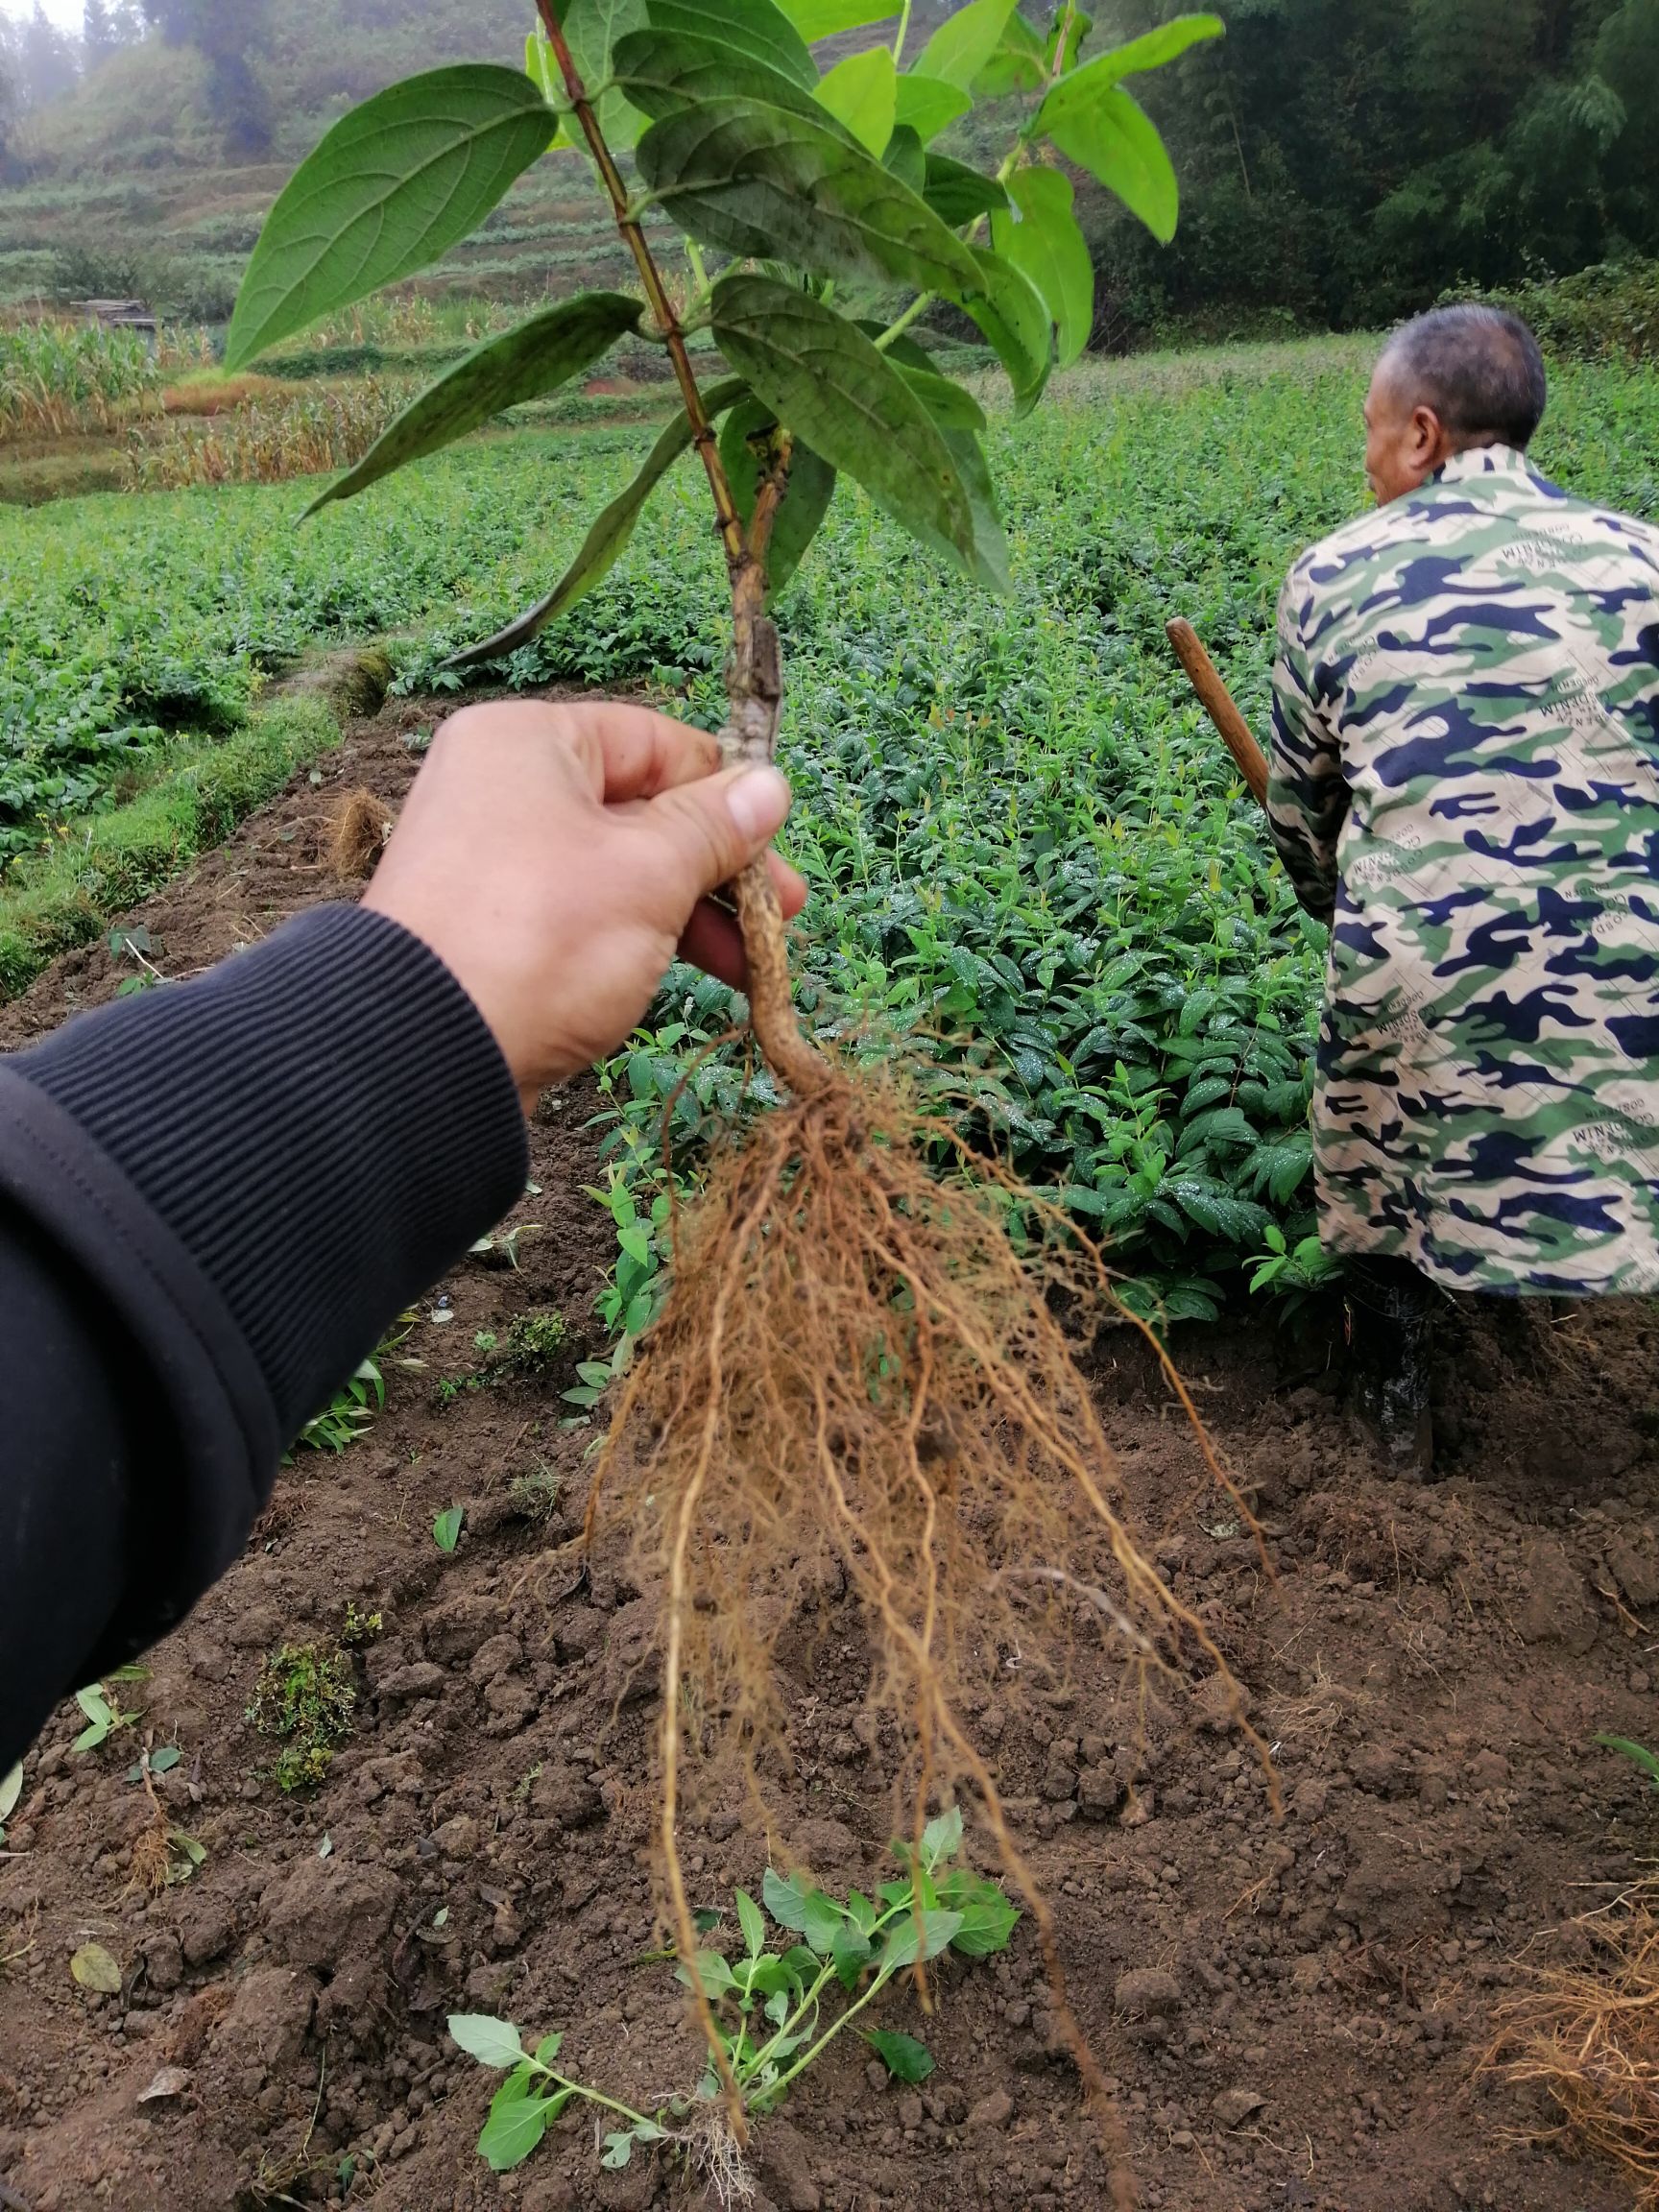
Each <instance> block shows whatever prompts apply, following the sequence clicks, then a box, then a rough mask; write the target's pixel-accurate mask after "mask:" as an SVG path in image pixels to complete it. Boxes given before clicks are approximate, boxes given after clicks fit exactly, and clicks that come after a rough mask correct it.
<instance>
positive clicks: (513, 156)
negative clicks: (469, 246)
mask: <svg viewBox="0 0 1659 2212" xmlns="http://www.w3.org/2000/svg"><path fill="white" fill-rule="evenodd" d="M555 121H556V118H555V117H554V116H553V115H552V114H551V113H550V111H549V109H548V108H547V104H546V102H545V101H544V100H543V99H542V98H541V93H540V92H539V91H538V90H537V88H536V86H535V85H534V84H532V83H531V82H530V80H529V78H528V77H526V76H525V75H524V74H523V72H522V71H521V70H517V69H502V68H496V67H493V66H492V65H490V64H487V63H483V62H469V63H466V64H464V65H463V66H461V67H458V68H453V69H434V70H429V71H428V72H426V74H424V75H423V76H420V77H411V78H409V79H407V80H406V81H405V82H404V83H403V84H394V85H392V86H391V87H390V89H389V90H387V91H385V92H380V93H377V94H376V95H375V97H374V98H373V100H369V101H366V102H365V103H364V105H363V106H362V107H361V108H353V110H352V111H351V113H350V114H349V115H346V116H343V117H342V118H341V120H340V121H339V122H338V123H336V124H335V126H334V128H333V129H332V130H331V131H330V132H328V133H327V134H326V136H325V138H324V140H323V142H322V144H321V145H320V146H319V147H318V148H317V149H316V151H315V152H314V153H313V154H311V155H310V156H308V157H307V158H306V159H305V160H304V161H302V162H301V165H300V168H299V169H298V171H297V172H296V173H295V175H294V176H293V177H292V178H291V179H290V180H289V182H288V184H287V186H286V188H285V189H284V191H283V192H282V194H281V197H280V198H279V199H278V200H277V202H276V206H275V207H273V208H272V210H271V213H270V216H269V218H268V219H267V221H266V224H265V228H264V229H263V230H262V231H261V232H260V234H259V243H258V244H257V245H256V246H255V247H254V249H253V255H252V260H251V261H250V262H249V264H248V272H247V275H246V276H244V277H243V279H242V290H241V294H240V296H239V297H238V299H237V301H236V313H235V316H234V318H233V319H232V322H231V325H230V336H229V340H228V344H227V347H226V350H225V361H226V367H227V368H228V369H230V370H236V369H241V368H245V367H246V366H247V364H248V363H249V362H250V361H252V359H253V358H254V356H255V355H256V354H258V353H262V352H264V351H265V349H267V348H268V347H271V346H275V345H276V342H277V341H278V340H279V339H282V338H287V337H291V336H292V335H293V333H294V332H295V331H297V330H303V329H304V327H305V325H307V324H308V323H314V322H315V321H316V320H317V318H318V317H319V316H320V315H326V314H329V313H331V312H332V311H333V310H335V309H336V308H340V307H349V305H350V304H351V303H352V301H357V300H363V299H367V297H368V296H369V294H370V293H371V292H374V291H377V290H378V289H379V287H380V286H381V285H382V284H391V283H394V282H396V280H397V278H398V277H399V276H409V275H410V274H411V273H412V272H413V271H415V270H417V269H423V268H425V267H426V266H427V265H428V264H429V263H430V262H433V261H436V260H437V259H438V257H439V256H440V254H442V253H445V252H447V251H448V249H449V248H450V247H451V246H453V245H455V244H456V243H457V241H458V240H460V239H462V238H465V237H466V236H467V234H468V232H469V231H470V230H473V229H475V228H477V226H478V224H479V223H480V222H482V220H483V218H484V217H485V216H486V215H487V214H488V213H489V212H490V210H491V208H492V207H493V206H495V205H496V204H498V203H499V202H500V201H501V200H502V199H504V198H505V197H506V194H507V191H508V189H509V187H510V186H511V185H512V183H513V181H514V180H515V178H517V177H518V176H520V175H521V174H522V173H523V172H524V170H526V169H528V168H529V166H530V164H531V163H532V162H533V161H535V160H537V159H538V158H539V157H540V156H541V155H542V154H544V153H545V152H546V150H547V147H548V145H549V143H550V142H551V139H552V136H553V131H554V127H555Z"/></svg>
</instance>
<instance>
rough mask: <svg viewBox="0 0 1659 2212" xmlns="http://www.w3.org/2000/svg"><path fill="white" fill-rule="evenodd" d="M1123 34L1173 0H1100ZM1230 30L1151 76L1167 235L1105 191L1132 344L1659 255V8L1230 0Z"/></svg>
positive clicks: (1380, 314) (1360, 309) (1360, 310)
mask: <svg viewBox="0 0 1659 2212" xmlns="http://www.w3.org/2000/svg"><path fill="white" fill-rule="evenodd" d="M1096 12H1097V16H1098V18H1099V20H1098V21H1097V24H1096V28H1095V32H1094V36H1095V37H1096V38H1097V39H1098V38H1100V37H1102V36H1105V37H1107V38H1109V39H1110V40H1111V41H1112V42H1113V43H1116V42H1117V40H1118V38H1120V37H1124V36H1132V35H1134V34H1136V33H1139V32H1142V31H1144V30H1146V29H1148V28H1150V27H1151V26H1152V25H1153V24H1154V23H1156V22H1159V21H1161V20H1163V19H1165V18H1166V17H1167V16H1170V15H1173V14H1176V13H1178V12H1180V5H1179V4H1178V0H1105V5H1103V6H1098V7H1097V10H1096ZM1219 12H1220V13H1221V14H1222V15H1223V16H1224V17H1225V18H1226V22H1227V36H1226V37H1225V38H1223V39H1217V40H1216V41H1214V44H1212V45H1209V46H1205V47H1201V48H1199V49H1197V50H1195V51H1194V52H1193V53H1192V54H1190V55H1189V56H1188V57H1187V58H1186V59H1185V60H1183V62H1182V63H1181V64H1180V66H1179V67H1178V68H1177V69H1175V70H1172V71H1169V72H1168V73H1167V74H1166V78H1164V79H1156V78H1153V79H1147V80H1146V81H1145V82H1144V84H1143V85H1140V84H1138V85H1137V86H1136V87H1135V88H1136V90H1137V91H1138V92H1142V91H1143V94H1144V102H1145V106H1146V107H1147V108H1148V109H1149V110H1150V111H1151V113H1152V115H1153V116H1154V118H1155V119H1156V121H1157V123H1158V125H1159V128H1160V129H1161V130H1162V131H1163V132H1164V134H1165V137H1166V141H1167V143H1168V146H1169V150H1170V153H1171V155H1172V156H1173V158H1174V162H1175V167H1176V170H1177V173H1178V174H1179V176H1180V179H1181V188H1182V216H1181V227H1180V229H1179V231H1178V232H1177V234H1176V238H1175V241H1174V244H1173V245H1172V246H1170V247H1168V248H1160V247H1159V246H1157V245H1156V243H1155V242H1153V241H1152V240H1151V239H1149V238H1148V237H1147V235H1146V233H1145V232H1144V231H1143V230H1142V229H1141V228H1139V226H1137V225H1136V224H1134V223H1132V222H1128V221H1125V220H1123V219H1122V218H1121V217H1120V216H1118V215H1116V214H1114V213H1113V212H1112V211H1111V210H1110V209H1108V208H1106V207H1104V206H1102V207H1101V208H1100V209H1098V210H1097V212H1096V214H1095V217H1094V238H1095V249H1096V255H1097V259H1098V262H1099V266H1100V270H1101V274H1102V276H1103V279H1104V282H1103V285H1102V295H1103V299H1104V301H1106V310H1105V311H1106V313H1107V316H1108V318H1109V320H1110V322H1111V324H1112V325H1114V327H1113V328H1112V329H1111V330H1109V331H1108V332H1107V333H1106V335H1107V336H1108V337H1110V336H1113V335H1119V336H1125V337H1130V338H1133V337H1135V336H1141V335H1144V334H1146V333H1147V332H1149V331H1152V330H1156V329H1157V328H1158V327H1159V326H1160V325H1180V324H1182V323H1189V322H1191V321H1197V322H1200V323H1201V322H1203V321H1204V320H1206V319H1209V320H1213V321H1214V323H1215V324H1216V325H1217V326H1225V325H1228V324H1232V325H1235V326H1237V325H1238V323H1239V322H1240V321H1247V320H1248V319H1249V317H1250V316H1251V315H1253V314H1254V315H1265V314H1267V313H1272V314H1275V315H1279V316H1283V317H1285V318H1286V319H1287V320H1292V319H1293V320H1294V322H1295V323H1296V324H1298V325H1315V326H1322V327H1334V328H1338V329H1341V328H1358V327H1367V326H1375V325H1381V324H1385V323H1387V322H1389V321H1391V320H1392V319H1394V318H1396V317H1398V316H1400V315H1404V314H1407V313H1411V312H1414V311H1416V310H1417V309H1419V308H1421V307H1424V306H1427V305H1429V304H1431V303H1432V301H1434V300H1436V299H1437V298H1439V297H1440V296H1442V295H1443V294H1444V293H1446V292H1448V291H1452V290H1459V289H1465V288H1478V289H1481V290H1500V291H1501V290H1503V289H1507V288H1512V287H1514V286H1517V285H1519V284H1523V283H1527V282H1529V281H1536V280H1538V279H1543V278H1548V277H1551V276H1563V275H1566V274H1568V273H1570V272H1571V271H1574V270H1577V269H1581V268H1584V267H1586V266H1588V265H1590V264H1592V263H1597V262H1601V261H1608V260H1618V259H1623V258H1625V257H1628V256H1633V255H1638V254H1647V255H1650V254H1654V253H1656V252H1659V0H1220V6H1219Z"/></svg>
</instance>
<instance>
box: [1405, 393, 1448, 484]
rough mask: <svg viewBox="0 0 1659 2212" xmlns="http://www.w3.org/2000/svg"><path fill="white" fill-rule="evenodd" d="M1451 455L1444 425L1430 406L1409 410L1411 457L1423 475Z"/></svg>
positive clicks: (1429, 473)
mask: <svg viewBox="0 0 1659 2212" xmlns="http://www.w3.org/2000/svg"><path fill="white" fill-rule="evenodd" d="M1451 456H1452V441H1451V438H1450V437H1449V436H1448V435H1447V430H1446V425H1445V424H1444V423H1443V422H1442V421H1441V420H1440V418H1439V416H1438V415H1436V414H1435V412H1434V410H1433V408H1432V407H1413V408H1412V410H1411V458H1412V461H1413V462H1414V463H1415V464H1416V465H1417V466H1418V467H1419V468H1421V469H1422V471H1423V473H1424V475H1425V476H1431V475H1432V474H1433V472H1434V470H1435V469H1438V468H1440V467H1441V466H1442V465H1443V464H1444V463H1445V462H1447V461H1448V460H1450V459H1451Z"/></svg>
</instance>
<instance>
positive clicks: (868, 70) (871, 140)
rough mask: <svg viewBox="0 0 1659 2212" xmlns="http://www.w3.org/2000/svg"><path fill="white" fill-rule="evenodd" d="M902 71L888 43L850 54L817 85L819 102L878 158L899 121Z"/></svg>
mask: <svg viewBox="0 0 1659 2212" xmlns="http://www.w3.org/2000/svg"><path fill="white" fill-rule="evenodd" d="M898 99H899V73H898V71H897V70H896V69H895V68H894V66H893V57H892V55H891V53H890V52H889V51H888V49H887V48H886V47H885V46H872V47H870V48H868V49H867V51H866V52H864V53H862V54H849V55H848V57H847V59H846V60H844V61H837V62H836V64H835V66H834V68H833V69H831V70H830V72H829V76H828V77H826V78H825V79H824V80H823V82H822V83H821V84H819V86H818V101H819V105H820V106H821V107H824V108H828V109H829V113H830V114H831V115H833V116H834V117H835V119H836V121H837V122H838V123H844V124H845V125H846V126H847V128H848V130H849V131H851V132H852V133H853V135H854V138H856V139H857V141H858V143H859V145H860V146H862V147H864V148H865V150H866V151H867V152H869V153H871V154H874V155H875V156H876V158H877V159H878V160H879V159H880V158H881V156H882V155H883V154H884V153H885V152H886V151H887V141H888V140H889V139H890V138H891V137H892V135H893V125H894V123H895V121H896V120H897V112H896V111H897V108H898Z"/></svg>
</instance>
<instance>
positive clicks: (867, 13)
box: [781, 0, 893, 46]
mask: <svg viewBox="0 0 1659 2212" xmlns="http://www.w3.org/2000/svg"><path fill="white" fill-rule="evenodd" d="M781 5H782V9H783V12H784V14H785V15H787V16H788V18H789V20H790V22H791V23H793V24H794V26H795V28H796V30H797V31H799V32H800V34H801V36H802V37H803V38H805V41H806V43H807V44H808V45H809V46H816V45H817V43H818V41H819V39H820V38H834V37H836V36H839V34H840V33H841V32H843V31H861V30H862V29H863V28H864V26H865V24H866V23H879V22H880V21H881V20H882V18H883V17H884V16H887V15H890V14H891V13H892V12H893V10H892V0H781Z"/></svg>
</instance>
